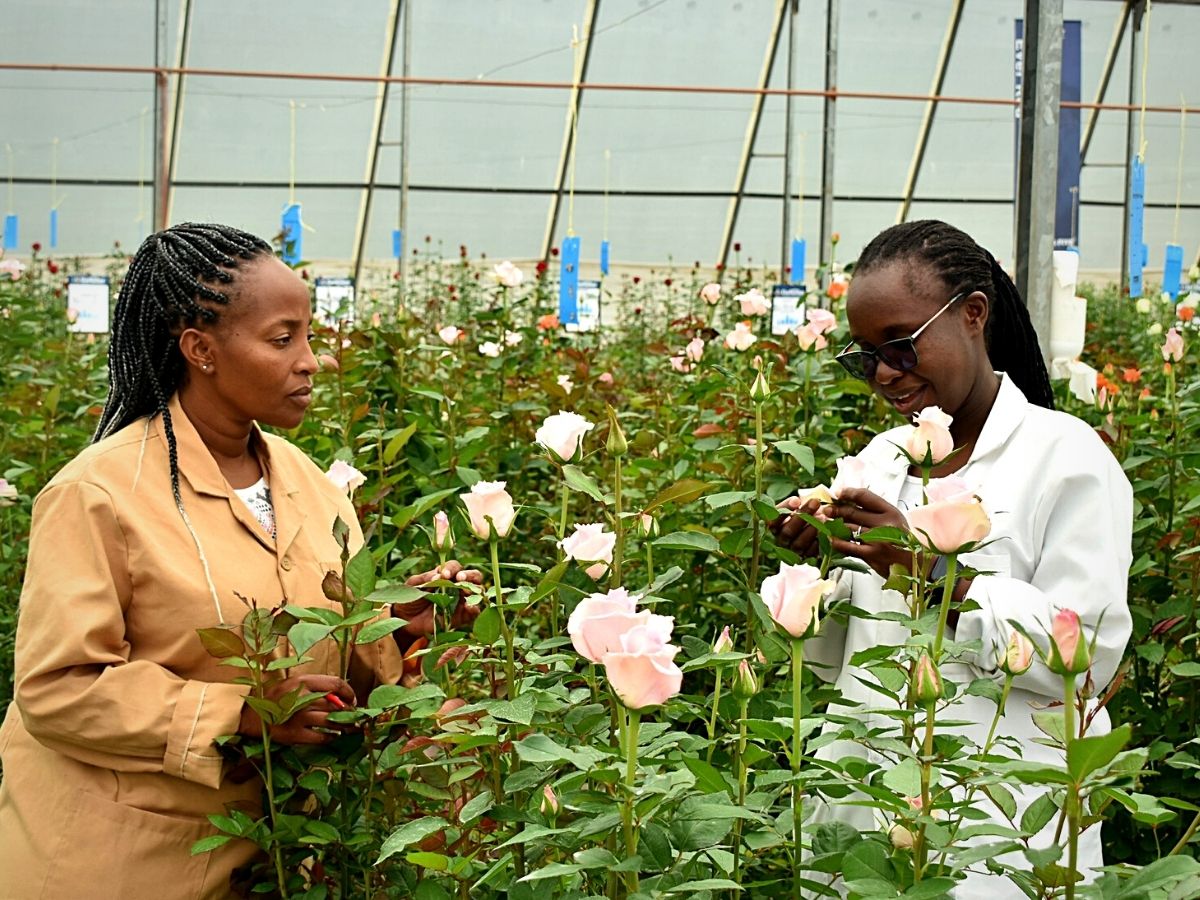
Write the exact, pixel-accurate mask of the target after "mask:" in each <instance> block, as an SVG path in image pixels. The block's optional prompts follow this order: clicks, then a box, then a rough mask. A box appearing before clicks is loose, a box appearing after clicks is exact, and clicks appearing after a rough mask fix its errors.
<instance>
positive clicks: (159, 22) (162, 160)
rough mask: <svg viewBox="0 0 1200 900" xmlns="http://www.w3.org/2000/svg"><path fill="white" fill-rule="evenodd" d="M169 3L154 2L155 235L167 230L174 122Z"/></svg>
mask: <svg viewBox="0 0 1200 900" xmlns="http://www.w3.org/2000/svg"><path fill="white" fill-rule="evenodd" d="M166 65H167V0H154V67H155V68H156V69H158V71H157V72H156V73H155V75H154V200H153V205H152V207H151V219H152V221H153V222H154V228H153V230H154V231H161V230H162V229H164V228H166V227H167V195H168V193H169V192H170V184H169V180H168V178H167V169H168V161H167V154H168V148H169V141H168V138H167V127H168V125H169V123H170V120H171V115H170V111H169V109H168V106H169V104H168V99H167V73H166V72H165V71H163V70H164V69H165V68H166Z"/></svg>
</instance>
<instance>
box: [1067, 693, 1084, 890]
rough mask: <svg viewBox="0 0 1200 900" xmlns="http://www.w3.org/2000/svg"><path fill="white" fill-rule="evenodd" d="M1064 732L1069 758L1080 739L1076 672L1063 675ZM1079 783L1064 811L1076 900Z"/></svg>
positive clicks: (1069, 875) (1070, 885)
mask: <svg viewBox="0 0 1200 900" xmlns="http://www.w3.org/2000/svg"><path fill="white" fill-rule="evenodd" d="M1063 733H1064V735H1065V740H1066V751H1067V756H1068V758H1069V757H1070V754H1071V744H1072V743H1074V742H1075V741H1076V740H1077V739H1078V735H1076V734H1075V674H1074V673H1071V674H1068V675H1064V676H1063ZM1081 806H1082V803H1081V799H1080V796H1079V784H1078V783H1077V782H1074V781H1073V782H1071V784H1069V785H1067V796H1066V801H1065V803H1064V804H1063V812H1065V813H1066V816H1067V870H1068V871H1067V888H1066V890H1067V893H1066V898H1067V900H1075V877H1076V873H1077V872H1078V871H1079V819H1080V811H1081Z"/></svg>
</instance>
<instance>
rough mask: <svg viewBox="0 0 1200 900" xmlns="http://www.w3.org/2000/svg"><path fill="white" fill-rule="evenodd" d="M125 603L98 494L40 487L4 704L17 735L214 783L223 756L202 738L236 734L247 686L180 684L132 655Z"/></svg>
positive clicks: (123, 557) (109, 517)
mask: <svg viewBox="0 0 1200 900" xmlns="http://www.w3.org/2000/svg"><path fill="white" fill-rule="evenodd" d="M131 598H132V585H131V578H130V573H129V567H128V562H127V549H126V546H125V539H124V535H123V534H122V532H121V527H120V523H119V521H118V519H117V516H116V512H115V510H114V508H113V503H112V498H111V497H110V496H109V494H108V493H107V492H106V491H105V490H103V489H102V488H100V487H98V486H96V485H93V484H89V483H86V482H67V483H64V484H59V485H53V486H51V487H49V488H47V489H46V490H45V491H43V492H42V494H41V495H40V496H39V497H38V499H37V501H36V503H35V504H34V510H33V529H32V533H31V535H30V542H29V562H28V567H27V569H26V576H25V587H24V590H23V591H22V594H21V605H20V612H19V618H18V624H17V642H16V671H15V678H14V682H15V684H16V689H15V701H16V705H17V708H18V709H19V710H20V713H21V717H22V720H23V722H24V724H25V728H26V730H27V731H28V732H29V733H30V734H31V735H32V736H33V737H34V738H35V739H36V740H37V741H38V742H39V743H41V744H42V745H43V746H46V747H48V748H49V749H51V750H54V751H56V752H58V753H62V754H63V755H64V756H69V757H71V758H72V759H77V760H79V761H80V762H84V763H87V764H89V765H93V766H101V767H104V768H108V769H113V770H115V771H120V772H164V773H166V774H168V775H174V776H176V777H179V778H184V779H187V780H189V781H194V782H197V783H200V784H204V785H207V786H210V787H216V786H218V785H219V784H220V781H221V776H222V772H223V760H222V758H221V756H220V755H219V754H218V753H217V750H216V747H215V745H214V744H213V741H214V739H215V738H217V737H219V736H220V735H224V734H232V733H233V732H234V731H236V730H237V725H238V720H239V718H240V716H241V708H242V701H243V698H244V697H245V695H246V694H247V693H248V691H249V688H247V687H245V686H243V685H235V684H220V683H208V682H201V681H191V680H188V679H185V678H181V677H180V676H178V675H176V674H174V673H172V672H170V671H169V670H167V669H166V668H164V667H163V666H161V665H159V664H157V663H154V662H151V661H148V660H138V659H132V658H131V657H132V655H133V654H132V653H131V647H130V645H129V643H128V641H127V640H126V633H125V611H126V610H127V609H128V606H129V603H130V600H131Z"/></svg>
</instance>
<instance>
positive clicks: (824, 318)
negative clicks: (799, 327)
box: [804, 307, 838, 334]
mask: <svg viewBox="0 0 1200 900" xmlns="http://www.w3.org/2000/svg"><path fill="white" fill-rule="evenodd" d="M804 317H805V318H806V319H807V320H808V324H809V325H810V326H812V330H813V331H815V332H816V333H817V334H829V332H831V331H833V329H835V328H837V323H838V322H837V316H835V315H834V314H833V313H831V312H830V311H829V310H827V309H821V308H820V307H817V308H815V309H810V310H806V311H805V313H804Z"/></svg>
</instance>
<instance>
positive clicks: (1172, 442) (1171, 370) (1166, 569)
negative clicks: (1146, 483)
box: [1163, 363, 1196, 624]
mask: <svg viewBox="0 0 1200 900" xmlns="http://www.w3.org/2000/svg"><path fill="white" fill-rule="evenodd" d="M1164 368H1165V369H1166V370H1167V399H1168V402H1169V405H1170V416H1171V424H1170V425H1169V426H1168V428H1167V446H1168V447H1173V448H1174V447H1178V446H1179V440H1178V438H1179V392H1178V390H1177V389H1176V385H1175V365H1174V364H1172V363H1167V365H1166V366H1165V367H1164ZM1178 459H1179V454H1178V453H1177V452H1172V453H1171V458H1170V463H1169V464H1168V466H1167V531H1166V533H1167V534H1170V533H1171V532H1173V531H1174V530H1175V470H1176V466H1177V463H1178ZM1165 549H1166V558H1165V559H1164V560H1163V577H1164V578H1170V577H1171V557H1172V556H1174V551H1173V549H1172V548H1171V546H1170V544H1169V542H1167V546H1166V548H1165ZM1189 618H1190V619H1191V621H1192V622H1193V624H1194V623H1195V620H1196V597H1195V594H1193V595H1192V604H1191V614H1190V615H1189Z"/></svg>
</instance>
